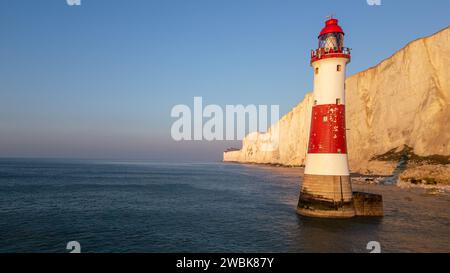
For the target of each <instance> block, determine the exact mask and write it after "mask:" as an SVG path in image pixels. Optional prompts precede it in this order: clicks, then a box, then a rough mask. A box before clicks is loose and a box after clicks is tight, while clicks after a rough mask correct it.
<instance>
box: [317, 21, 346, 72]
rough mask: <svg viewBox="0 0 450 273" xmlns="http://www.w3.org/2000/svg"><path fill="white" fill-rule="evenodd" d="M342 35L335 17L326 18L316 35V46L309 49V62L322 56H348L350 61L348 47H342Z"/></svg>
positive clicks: (342, 32) (322, 57)
mask: <svg viewBox="0 0 450 273" xmlns="http://www.w3.org/2000/svg"><path fill="white" fill-rule="evenodd" d="M344 35H345V34H344V31H343V30H342V28H341V27H340V26H339V22H338V20H337V19H334V18H331V19H329V20H327V21H326V22H325V27H324V28H323V29H322V31H321V32H320V34H319V37H318V38H319V46H318V48H317V49H316V50H312V51H311V63H313V62H315V61H318V60H321V59H324V58H348V59H349V61H350V49H349V48H346V47H344Z"/></svg>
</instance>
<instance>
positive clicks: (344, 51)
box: [311, 47, 351, 63]
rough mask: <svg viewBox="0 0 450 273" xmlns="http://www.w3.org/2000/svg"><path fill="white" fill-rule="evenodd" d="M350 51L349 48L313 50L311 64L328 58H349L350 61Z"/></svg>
mask: <svg viewBox="0 0 450 273" xmlns="http://www.w3.org/2000/svg"><path fill="white" fill-rule="evenodd" d="M350 51H351V49H350V48H348V47H340V48H339V47H334V48H318V49H316V50H311V63H313V62H315V61H319V60H322V59H327V58H347V59H349V61H350Z"/></svg>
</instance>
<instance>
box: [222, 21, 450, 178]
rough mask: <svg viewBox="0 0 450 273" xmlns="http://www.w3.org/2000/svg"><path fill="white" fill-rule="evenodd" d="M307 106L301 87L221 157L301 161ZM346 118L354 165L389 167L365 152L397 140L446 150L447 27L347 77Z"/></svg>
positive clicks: (420, 149) (419, 149) (380, 150)
mask: <svg viewBox="0 0 450 273" xmlns="http://www.w3.org/2000/svg"><path fill="white" fill-rule="evenodd" d="M311 80H312V76H311ZM312 105H313V97H312V93H308V94H307V95H306V96H305V98H304V99H303V101H302V102H300V103H299V104H298V105H297V106H296V107H295V108H294V109H293V110H292V111H291V112H289V113H288V114H286V115H285V116H284V117H282V118H281V119H280V120H279V121H278V122H277V123H276V124H274V125H273V126H272V127H271V128H270V129H269V130H268V132H267V133H256V132H255V133H252V134H250V135H248V136H247V137H246V138H245V139H244V140H243V145H242V149H241V150H239V151H231V152H225V153H224V158H223V159H224V161H233V162H241V163H262V164H282V165H290V166H299V165H303V164H304V162H305V156H306V151H307V144H308V138H309V127H310V119H311V107H312ZM346 123H347V128H348V129H349V130H348V131H347V145H348V154H349V161H350V169H351V170H352V171H354V172H362V173H364V172H375V173H377V172H378V173H386V172H390V171H392V169H393V168H394V167H395V163H386V162H381V161H378V162H377V161H374V160H371V159H372V158H373V157H375V156H377V155H381V154H384V153H386V152H388V151H390V150H392V149H395V148H399V147H403V146H404V145H407V146H409V147H411V148H412V149H413V151H414V153H415V154H416V155H418V156H429V155H444V156H448V155H450V27H447V28H446V29H443V30H442V31H440V32H438V33H436V34H434V35H432V36H429V37H426V38H422V39H418V40H416V41H413V42H411V43H410V44H408V45H407V46H405V47H404V48H403V49H401V50H399V51H398V52H396V53H395V54H394V55H392V56H391V57H389V58H387V59H386V60H384V61H382V62H381V63H380V64H378V65H377V66H375V67H372V68H370V69H367V70H365V71H362V72H360V73H357V74H355V75H353V76H351V77H349V78H348V79H347V80H346ZM277 135H278V136H279V138H277ZM271 147H272V148H273V149H270V148H271ZM399 149H400V148H399ZM386 168H387V169H386Z"/></svg>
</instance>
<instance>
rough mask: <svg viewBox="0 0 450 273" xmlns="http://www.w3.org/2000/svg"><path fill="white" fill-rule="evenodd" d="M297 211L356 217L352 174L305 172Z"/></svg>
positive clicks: (329, 216)
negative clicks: (312, 173)
mask: <svg viewBox="0 0 450 273" xmlns="http://www.w3.org/2000/svg"><path fill="white" fill-rule="evenodd" d="M297 212H298V213H299V214H301V215H303V216H309V217H322V218H351V217H354V216H355V215H356V211H355V207H354V203H353V192H352V187H351V183H350V176H338V175H311V174H305V176H304V177H303V184H302V190H301V192H300V198H299V201H298V206H297Z"/></svg>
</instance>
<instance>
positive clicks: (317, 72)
mask: <svg viewBox="0 0 450 273" xmlns="http://www.w3.org/2000/svg"><path fill="white" fill-rule="evenodd" d="M317 74H319V68H318V67H316V75H317Z"/></svg>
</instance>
